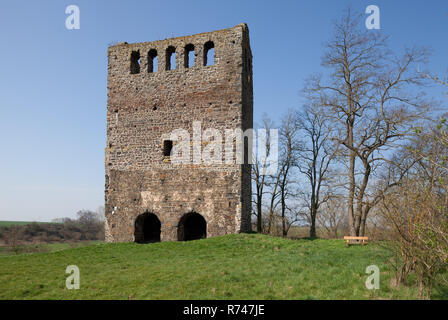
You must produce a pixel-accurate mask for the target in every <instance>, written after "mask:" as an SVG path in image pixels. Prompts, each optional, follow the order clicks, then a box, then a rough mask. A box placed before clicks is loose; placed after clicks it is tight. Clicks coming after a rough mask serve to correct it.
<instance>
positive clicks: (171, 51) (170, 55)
mask: <svg viewBox="0 0 448 320" xmlns="http://www.w3.org/2000/svg"><path fill="white" fill-rule="evenodd" d="M174 69H176V48H174V47H172V46H170V47H168V48H167V49H166V70H174Z"/></svg>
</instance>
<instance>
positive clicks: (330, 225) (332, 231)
mask: <svg viewBox="0 0 448 320" xmlns="http://www.w3.org/2000/svg"><path fill="white" fill-rule="evenodd" d="M316 218H317V219H316V220H317V224H318V226H319V227H320V228H322V229H323V230H325V231H326V233H327V237H329V238H338V237H339V236H340V232H342V230H344V229H345V227H346V218H347V215H346V214H345V207H344V202H343V199H342V197H341V196H340V195H332V194H330V195H329V196H328V201H327V202H325V203H323V204H322V207H321V210H320V211H319V214H318V215H317V216H316Z"/></svg>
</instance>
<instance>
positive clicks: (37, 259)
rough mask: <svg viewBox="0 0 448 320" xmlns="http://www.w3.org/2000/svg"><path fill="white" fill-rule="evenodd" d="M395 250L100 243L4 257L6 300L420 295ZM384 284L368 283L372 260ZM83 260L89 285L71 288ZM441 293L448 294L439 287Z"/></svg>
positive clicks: (229, 239)
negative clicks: (399, 281)
mask: <svg viewBox="0 0 448 320" xmlns="http://www.w3.org/2000/svg"><path fill="white" fill-rule="evenodd" d="M388 258H389V253H388V252H387V251H386V250H385V249H384V248H382V247H381V246H379V245H375V244H369V245H368V246H365V247H361V246H351V247H350V248H346V247H345V244H344V242H343V241H341V240H313V241H312V240H290V239H283V238H274V237H269V236H265V235H260V234H239V235H228V236H223V237H216V238H211V239H205V240H197V241H190V242H162V243H155V244H144V245H143V244H135V243H117V244H106V243H100V244H93V245H89V246H85V247H80V248H73V249H66V250H61V251H56V252H47V253H34V254H22V255H16V256H0V299H377V298H379V299H414V298H416V290H415V288H413V287H401V288H394V287H392V286H391V285H390V278H391V275H392V270H391V267H390V266H389V265H388V264H386V263H385V261H386V260H387V259H388ZM372 264H375V265H377V266H378V267H379V268H380V270H381V288H380V290H377V291H372V290H367V289H366V287H365V280H366V278H367V274H366V273H365V269H366V267H367V266H369V265H372ZM68 265H77V266H78V267H79V269H80V274H81V288H80V289H79V290H68V289H66V288H65V280H66V277H67V276H68V275H67V274H65V270H66V267H67V266H68ZM433 297H434V298H437V297H439V298H444V297H443V296H441V294H440V293H438V291H436V292H435V293H434V296H433Z"/></svg>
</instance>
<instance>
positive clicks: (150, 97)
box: [105, 24, 253, 243]
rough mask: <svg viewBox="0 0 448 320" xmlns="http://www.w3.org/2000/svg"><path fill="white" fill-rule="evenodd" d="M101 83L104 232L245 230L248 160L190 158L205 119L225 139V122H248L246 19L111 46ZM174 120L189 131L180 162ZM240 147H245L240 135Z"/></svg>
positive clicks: (200, 234) (151, 237)
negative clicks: (232, 24)
mask: <svg viewBox="0 0 448 320" xmlns="http://www.w3.org/2000/svg"><path fill="white" fill-rule="evenodd" d="M107 89H108V103H107V147H106V154H105V165H106V183H105V203H106V204H105V211H106V223H105V227H106V240H107V241H109V242H118V241H136V242H142V243H145V242H154V241H167V240H168V241H169V240H191V239H199V238H204V237H214V236H220V235H225V234H230V233H238V232H247V231H250V229H251V223H250V218H251V215H250V210H251V180H250V164H248V161H245V162H244V163H238V162H235V163H230V164H229V163H226V162H224V161H223V162H222V163H216V162H213V163H205V162H204V161H201V158H199V160H198V158H197V157H196V158H195V155H197V153H198V152H199V154H200V153H201V150H203V149H204V148H206V146H207V141H206V142H204V139H203V136H202V135H204V134H205V131H206V130H207V129H208V128H213V129H216V130H218V131H219V132H222V136H223V142H222V145H223V146H224V133H225V132H226V130H235V129H241V130H242V131H245V132H246V131H247V130H248V129H251V128H252V123H253V119H252V118H253V97H252V96H253V93H252V53H251V49H250V44H249V30H248V28H247V25H246V24H240V25H237V26H235V27H233V28H229V29H224V30H219V31H214V32H207V33H201V34H196V35H193V36H186V37H178V38H172V39H166V40H160V41H154V42H143V43H134V44H128V43H120V44H118V45H114V46H111V47H109V49H108V86H107ZM194 126H196V129H197V130H196V133H195V130H194V129H195V128H194ZM198 128H199V129H198ZM179 129H181V130H184V132H188V134H189V135H190V136H191V137H192V142H190V144H189V145H191V150H192V151H191V155H189V157H190V158H189V159H191V160H192V161H191V162H188V163H181V164H179V163H173V161H172V157H173V150H174V148H175V146H176V145H177V141H176V140H173V139H172V132H174V131H175V130H179ZM248 131H250V130H248ZM198 132H199V137H198ZM213 141H214V140H213ZM235 148H236V147H233V148H231V149H235ZM244 148H245V151H246V153H247V150H249V148H248V146H247V140H246V145H245V146H244ZM224 149H225V147H223V152H224ZM227 149H228V147H227ZM195 152H196V153H195ZM245 160H247V155H246V156H245Z"/></svg>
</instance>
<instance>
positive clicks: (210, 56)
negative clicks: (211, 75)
mask: <svg viewBox="0 0 448 320" xmlns="http://www.w3.org/2000/svg"><path fill="white" fill-rule="evenodd" d="M214 64H215V44H214V43H213V41H207V42H206V43H205V44H204V66H212V65H214Z"/></svg>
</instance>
